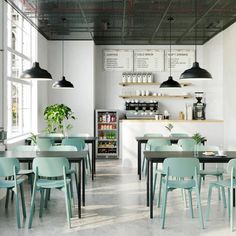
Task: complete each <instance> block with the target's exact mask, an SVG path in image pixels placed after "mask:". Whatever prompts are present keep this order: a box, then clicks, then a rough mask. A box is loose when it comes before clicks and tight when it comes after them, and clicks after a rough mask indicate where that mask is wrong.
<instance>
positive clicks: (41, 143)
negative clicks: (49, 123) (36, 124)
mask: <svg viewBox="0 0 236 236" xmlns="http://www.w3.org/2000/svg"><path fill="white" fill-rule="evenodd" d="M53 143H54V141H53V140H52V139H50V138H40V137H37V148H38V149H39V150H40V151H48V150H49V148H50V147H51V146H52V145H53Z"/></svg>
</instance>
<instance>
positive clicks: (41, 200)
mask: <svg viewBox="0 0 236 236" xmlns="http://www.w3.org/2000/svg"><path fill="white" fill-rule="evenodd" d="M46 192H47V189H46ZM40 195H41V196H40V208H39V217H40V218H41V217H42V215H43V203H44V189H43V188H41V189H40ZM46 201H48V199H47V198H45V202H46Z"/></svg>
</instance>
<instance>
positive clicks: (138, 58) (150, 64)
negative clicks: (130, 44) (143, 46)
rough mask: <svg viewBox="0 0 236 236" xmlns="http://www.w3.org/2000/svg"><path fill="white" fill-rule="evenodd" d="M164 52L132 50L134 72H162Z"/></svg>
mask: <svg viewBox="0 0 236 236" xmlns="http://www.w3.org/2000/svg"><path fill="white" fill-rule="evenodd" d="M163 70H164V50H134V71H163Z"/></svg>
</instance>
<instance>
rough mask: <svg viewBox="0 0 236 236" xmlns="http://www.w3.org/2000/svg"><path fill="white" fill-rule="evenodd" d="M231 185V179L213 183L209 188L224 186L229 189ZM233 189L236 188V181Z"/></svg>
mask: <svg viewBox="0 0 236 236" xmlns="http://www.w3.org/2000/svg"><path fill="white" fill-rule="evenodd" d="M230 185H231V179H225V180H220V181H215V182H211V183H210V184H209V186H216V187H217V186H223V187H227V188H229V187H230ZM233 187H234V188H236V179H233Z"/></svg>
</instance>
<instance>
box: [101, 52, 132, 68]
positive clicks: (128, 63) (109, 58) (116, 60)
mask: <svg viewBox="0 0 236 236" xmlns="http://www.w3.org/2000/svg"><path fill="white" fill-rule="evenodd" d="M103 59H104V63H103V64H104V70H105V71H133V50H104V51H103Z"/></svg>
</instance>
